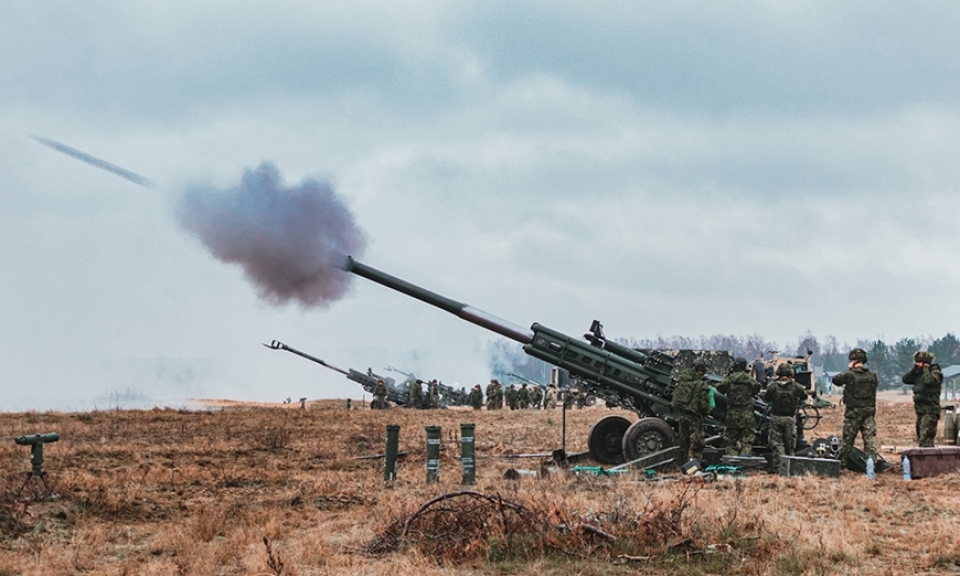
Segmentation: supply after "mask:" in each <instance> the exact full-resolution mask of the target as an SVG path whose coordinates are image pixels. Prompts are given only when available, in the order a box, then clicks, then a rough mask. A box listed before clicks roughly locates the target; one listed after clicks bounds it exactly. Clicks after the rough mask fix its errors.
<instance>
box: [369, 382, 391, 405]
mask: <svg viewBox="0 0 960 576" xmlns="http://www.w3.org/2000/svg"><path fill="white" fill-rule="evenodd" d="M368 386H369V384H368ZM389 407H390V405H389V404H387V386H386V385H385V384H384V383H383V380H380V379H377V385H376V386H374V388H373V402H371V403H370V409H371V410H385V409H387V408H389Z"/></svg>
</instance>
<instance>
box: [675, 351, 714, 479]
mask: <svg viewBox="0 0 960 576" xmlns="http://www.w3.org/2000/svg"><path fill="white" fill-rule="evenodd" d="M706 373H707V365H706V364H705V363H703V362H697V363H696V364H694V366H693V369H690V368H688V369H686V370H684V371H683V372H682V373H681V374H680V381H679V382H678V383H677V387H676V388H674V390H673V399H672V400H671V402H670V405H671V406H672V407H673V409H674V410H675V411H676V413H677V423H678V424H679V430H678V431H677V432H678V434H677V436H678V438H677V440H678V441H679V444H680V451H681V452H682V453H683V458H689V459H693V460H696V461H697V462H699V461H700V460H702V459H703V448H704V437H703V420H704V418H705V417H706V416H707V414H709V413H710V387H709V386H708V385H707V380H706V378H704V374H706Z"/></svg>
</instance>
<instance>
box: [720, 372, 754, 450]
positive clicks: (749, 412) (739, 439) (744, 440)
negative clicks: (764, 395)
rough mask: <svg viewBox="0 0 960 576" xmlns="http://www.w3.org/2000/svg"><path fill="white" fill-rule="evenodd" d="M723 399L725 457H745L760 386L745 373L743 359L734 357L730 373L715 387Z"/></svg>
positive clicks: (749, 444) (751, 437)
mask: <svg viewBox="0 0 960 576" xmlns="http://www.w3.org/2000/svg"><path fill="white" fill-rule="evenodd" d="M717 390H718V391H720V393H722V394H725V395H726V396H727V416H726V418H725V420H724V430H723V438H724V441H725V442H726V444H727V455H728V456H743V455H746V456H749V455H750V452H751V450H752V449H753V441H754V440H755V439H756V433H755V432H754V428H756V425H757V423H756V419H755V417H754V415H753V398H754V396H756V395H757V394H759V393H760V383H759V382H757V381H756V380H754V379H753V378H751V377H750V375H749V374H747V359H746V358H735V359H734V361H733V369H732V370H731V371H730V374H729V375H727V377H726V378H724V379H723V382H721V383H720V385H719V386H717Z"/></svg>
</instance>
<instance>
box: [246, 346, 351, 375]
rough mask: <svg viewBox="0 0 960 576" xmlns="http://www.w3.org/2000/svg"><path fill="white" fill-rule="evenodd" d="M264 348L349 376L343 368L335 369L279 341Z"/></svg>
mask: <svg viewBox="0 0 960 576" xmlns="http://www.w3.org/2000/svg"><path fill="white" fill-rule="evenodd" d="M264 346H266V347H267V348H269V349H271V350H286V351H287V352H290V353H293V354H296V355H297V356H300V357H302V358H306V359H307V360H311V361H313V362H316V363H317V364H319V365H321V366H325V367H327V368H329V369H331V370H333V371H335V372H339V373H341V374H343V375H344V376H349V375H350V373H349V372H347V371H346V370H344V369H343V368H337V367H336V366H334V365H332V364H327V363H326V362H324V361H323V360H321V359H319V358H317V357H316V356H311V355H310V354H307V353H306V352H301V351H299V350H297V349H296V348H291V347H290V346H287V345H286V344H284V343H283V342H281V341H279V340H274V341H272V342H270V343H269V344H264Z"/></svg>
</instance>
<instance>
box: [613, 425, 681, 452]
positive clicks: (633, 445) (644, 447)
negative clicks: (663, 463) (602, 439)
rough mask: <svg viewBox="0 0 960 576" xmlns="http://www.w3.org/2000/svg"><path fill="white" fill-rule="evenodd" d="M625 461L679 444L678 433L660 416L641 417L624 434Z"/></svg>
mask: <svg viewBox="0 0 960 576" xmlns="http://www.w3.org/2000/svg"><path fill="white" fill-rule="evenodd" d="M622 444H623V445H622V448H623V457H624V459H625V461H627V462H629V461H631V460H636V459H637V458H642V457H643V456H646V455H647V454H653V453H654V452H659V451H661V450H665V449H667V448H672V447H674V446H676V445H677V433H676V432H674V430H673V428H671V427H670V425H669V424H667V423H666V422H664V421H663V420H661V419H660V418H641V419H640V420H638V421H636V422H634V423H633V425H632V426H630V427H629V428H627V431H626V433H624V435H623V443H622Z"/></svg>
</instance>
